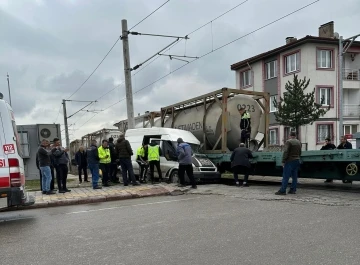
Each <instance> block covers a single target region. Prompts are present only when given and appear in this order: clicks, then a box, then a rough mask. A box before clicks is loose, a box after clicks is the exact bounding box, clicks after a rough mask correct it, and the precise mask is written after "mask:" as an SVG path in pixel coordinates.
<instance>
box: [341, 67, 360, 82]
mask: <svg viewBox="0 0 360 265" xmlns="http://www.w3.org/2000/svg"><path fill="white" fill-rule="evenodd" d="M343 78H344V80H351V81H360V69H350V68H345V69H344V72H343Z"/></svg>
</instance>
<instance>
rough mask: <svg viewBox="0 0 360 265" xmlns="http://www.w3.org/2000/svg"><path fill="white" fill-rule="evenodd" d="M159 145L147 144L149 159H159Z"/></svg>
mask: <svg viewBox="0 0 360 265" xmlns="http://www.w3.org/2000/svg"><path fill="white" fill-rule="evenodd" d="M159 150H160V147H159V146H158V145H155V146H151V145H149V146H148V160H149V161H160V151H159Z"/></svg>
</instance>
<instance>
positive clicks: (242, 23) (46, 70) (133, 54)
mask: <svg viewBox="0 0 360 265" xmlns="http://www.w3.org/2000/svg"><path fill="white" fill-rule="evenodd" d="M313 1H314V0H301V1H299V0H272V1H269V0H247V1H245V0H240V1H236V0H222V1H218V0H170V1H169V2H168V3H166V4H165V5H164V6H163V7H162V8H160V9H159V10H158V11H156V12H155V13H154V14H152V15H151V16H150V17H149V18H147V19H146V20H144V21H143V22H142V23H140V24H139V25H137V26H136V27H135V28H134V29H132V31H137V32H140V33H148V34H161V35H171V36H181V37H183V36H185V35H187V34H189V33H190V32H192V31H194V30H195V29H197V28H199V27H201V26H202V25H204V24H206V23H208V22H210V21H212V20H213V22H212V23H209V24H208V25H206V26H204V27H203V28H201V29H200V30H198V31H196V32H194V33H192V34H190V35H189V39H188V40H186V41H185V40H182V41H179V42H178V43H177V44H176V45H175V46H173V47H171V49H170V50H165V51H164V53H166V54H175V55H186V56H194V57H201V56H202V55H204V54H207V53H209V52H211V51H213V50H215V49H217V48H218V47H221V46H222V45H224V44H226V43H228V42H230V41H232V40H235V39H237V38H240V37H241V36H244V35H246V34H248V33H250V32H252V31H254V30H256V29H258V28H260V27H262V26H264V25H266V24H268V23H270V22H272V21H274V20H276V19H278V18H280V17H282V16H284V15H286V14H288V13H290V12H292V11H294V10H296V9H298V8H301V7H303V6H305V5H307V4H309V3H311V2H313ZM164 2H166V1H165V0H151V1H150V0H47V1H46V0H0V39H1V42H0V51H1V56H0V88H1V89H0V92H2V93H3V94H4V98H5V99H6V100H8V99H9V96H8V92H7V91H8V90H7V79H6V75H7V73H9V75H10V85H11V100H12V107H13V109H14V113H15V116H16V120H17V124H22V125H23V124H48V123H50V124H52V123H59V124H61V129H62V130H63V129H64V126H63V124H64V119H63V112H62V104H61V103H62V99H69V100H73V101H67V102H66V106H67V108H66V109H67V114H68V116H70V115H72V114H73V113H75V112H77V111H78V110H79V109H81V108H82V107H84V106H85V105H86V104H88V103H86V102H77V101H95V100H97V99H99V98H100V99H99V100H98V102H96V103H93V104H91V105H90V106H89V107H87V108H85V109H84V110H87V111H80V112H78V113H77V114H75V115H73V116H72V117H71V118H69V119H68V124H69V125H70V127H69V133H70V140H75V139H79V138H81V136H83V135H86V134H88V133H91V132H94V131H97V130H100V129H102V128H115V127H113V124H114V123H116V122H118V121H120V120H123V119H126V117H127V113H126V100H122V101H120V100H121V99H124V98H125V86H124V64H123V52H122V42H121V41H118V43H117V44H116V45H115V46H114V48H113V50H112V51H111V52H110V53H109V55H108V56H107V58H106V59H105V60H104V61H103V63H102V64H101V65H100V66H99V68H98V69H97V70H96V71H95V73H94V74H93V75H92V76H91V77H90V78H89V79H88V81H87V82H85V84H84V85H83V86H82V87H81V88H80V89H79V90H78V88H79V87H80V86H81V85H82V84H83V82H84V81H85V80H86V79H87V78H88V77H89V76H90V74H91V73H92V72H93V71H94V69H95V68H96V67H97V66H98V64H99V63H100V61H101V60H102V59H103V58H104V56H105V55H106V53H107V52H108V51H109V50H110V48H111V47H112V46H113V44H114V43H115V41H116V40H117V39H118V38H119V36H120V35H121V20H122V19H127V23H128V26H129V28H131V27H133V26H134V25H135V24H137V23H138V22H140V21H141V20H142V19H143V18H144V17H146V16H147V15H149V14H150V13H151V12H152V11H154V10H155V9H156V8H158V7H159V6H160V5H162V4H163V3H164ZM242 2H244V3H243V4H242V5H240V6H238V7H237V8H235V9H234V10H232V11H231V12H229V13H227V14H225V15H224V16H222V17H221V18H219V19H216V20H214V19H215V18H216V17H218V16H219V15H221V14H222V13H224V12H226V11H227V10H229V9H231V8H232V7H234V6H236V5H239V4H240V3H242ZM359 13H360V2H359V0H342V1H339V0H320V1H318V2H317V3H315V4H314V5H312V6H310V7H308V8H306V9H304V10H302V11H299V12H297V13H295V14H293V15H291V16H289V17H287V18H285V19H282V20H280V21H278V22H276V23H274V24H272V25H270V26H268V27H266V28H263V29H261V30H259V31H256V32H255V33H252V34H250V35H248V36H246V37H244V38H241V39H239V40H238V41H235V42H233V43H232V44H230V45H228V46H226V47H224V48H222V49H219V50H217V51H215V52H212V53H210V54H208V55H207V56H205V57H202V58H200V59H198V60H195V61H194V62H192V63H190V64H187V63H186V62H183V61H179V60H170V59H169V57H167V56H157V57H155V58H154V59H155V60H154V61H153V62H152V63H151V64H149V65H148V66H146V64H144V65H143V66H142V67H140V68H139V69H138V70H136V71H132V75H133V76H132V89H133V93H134V95H133V101H134V112H135V115H136V116H137V115H138V113H140V114H143V113H144V112H145V111H159V110H160V108H161V107H165V106H168V105H171V104H174V103H176V102H179V101H182V100H186V99H188V98H192V97H196V96H199V95H202V94H205V93H208V92H211V91H213V90H217V89H220V88H222V87H230V88H234V87H235V73H234V72H233V71H231V70H230V65H231V64H233V63H236V62H238V61H241V60H243V59H246V58H249V57H252V56H254V55H256V54H259V53H262V52H265V51H268V50H271V49H274V48H276V47H279V46H282V45H284V44H285V38H286V37H289V36H292V37H297V38H302V37H305V36H306V35H313V36H317V35H318V28H319V26H320V25H322V24H325V23H327V22H329V21H334V23H335V31H336V32H338V33H339V34H340V35H342V36H344V37H345V38H347V37H351V36H353V35H356V34H359V33H360V32H359V27H358V26H357V25H359V24H360V16H359ZM174 40H175V39H172V38H162V37H154V36H139V35H138V36H135V35H131V36H130V37H129V45H130V62H131V67H134V66H135V65H137V64H139V63H142V62H143V61H145V60H147V59H148V58H149V57H151V56H152V55H154V54H156V53H157V52H158V51H159V50H161V49H162V48H164V47H166V46H167V45H169V44H170V43H171V42H173V41H174ZM185 60H188V61H190V60H192V59H185ZM150 62H151V61H150ZM181 66H184V67H182V68H181V69H179V70H177V71H176V72H174V73H171V72H172V71H174V70H175V69H177V68H178V67H181ZM166 75H167V76H166ZM163 76H166V77H164V78H162V79H161V80H160V81H158V82H155V81H156V80H158V79H160V78H161V77H163ZM154 82H155V83H154ZM76 90H78V91H77V92H76V93H75V94H73V93H74V92H75V91H76ZM109 91H110V92H109ZM107 92H109V93H108V94H106V93H107ZM104 94H106V95H105V96H103V95H104ZM119 101H120V102H119ZM117 102H119V103H117ZM115 103H117V104H115ZM110 106H111V107H110ZM63 133H64V132H63ZM62 137H63V139H64V134H62Z"/></svg>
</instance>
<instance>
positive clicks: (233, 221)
mask: <svg viewBox="0 0 360 265" xmlns="http://www.w3.org/2000/svg"><path fill="white" fill-rule="evenodd" d="M359 220H360V211H358V208H357V207H346V206H342V207H338V206H323V205H316V204H305V203H303V204H302V203H290V202H286V201H271V200H270V201H259V200H242V199H240V198H234V197H228V196H216V195H209V196H207V195H206V196H204V195H185V196H177V197H155V198H144V199H135V200H128V201H117V202H106V203H101V204H91V205H78V206H68V207H57V208H47V209H37V210H27V211H17V212H5V213H0V253H1V254H0V264H2V265H5V264H6V265H7V264H11V265H13V264H19V265H20V264H36V265H42V264H52V265H55V264H74V265H76V264H101V265H106V264H126V265H128V264H129V265H132V264H134V265H135V264H146V265H152V264H154V265H155V264H156V265H170V264H176V265H177V264H179V265H180V264H181V265H182V264H199V265H200V264H207V265H208V264H254V265H260V264H264V265H280V264H281V265H282V264H296V265H302V264H316V265H321V264H326V265H332V264H334V265H342V264H348V265H351V264H354V265H355V264H356V265H358V264H359V260H360V245H359V238H360V232H359V231H360V230H359V228H358V227H359V226H358V224H359Z"/></svg>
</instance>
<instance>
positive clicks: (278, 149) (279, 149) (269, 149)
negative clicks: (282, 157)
mask: <svg viewBox="0 0 360 265" xmlns="http://www.w3.org/2000/svg"><path fill="white" fill-rule="evenodd" d="M301 150H302V151H307V150H308V143H301ZM283 151H284V145H269V146H268V147H266V148H264V149H263V152H283Z"/></svg>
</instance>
